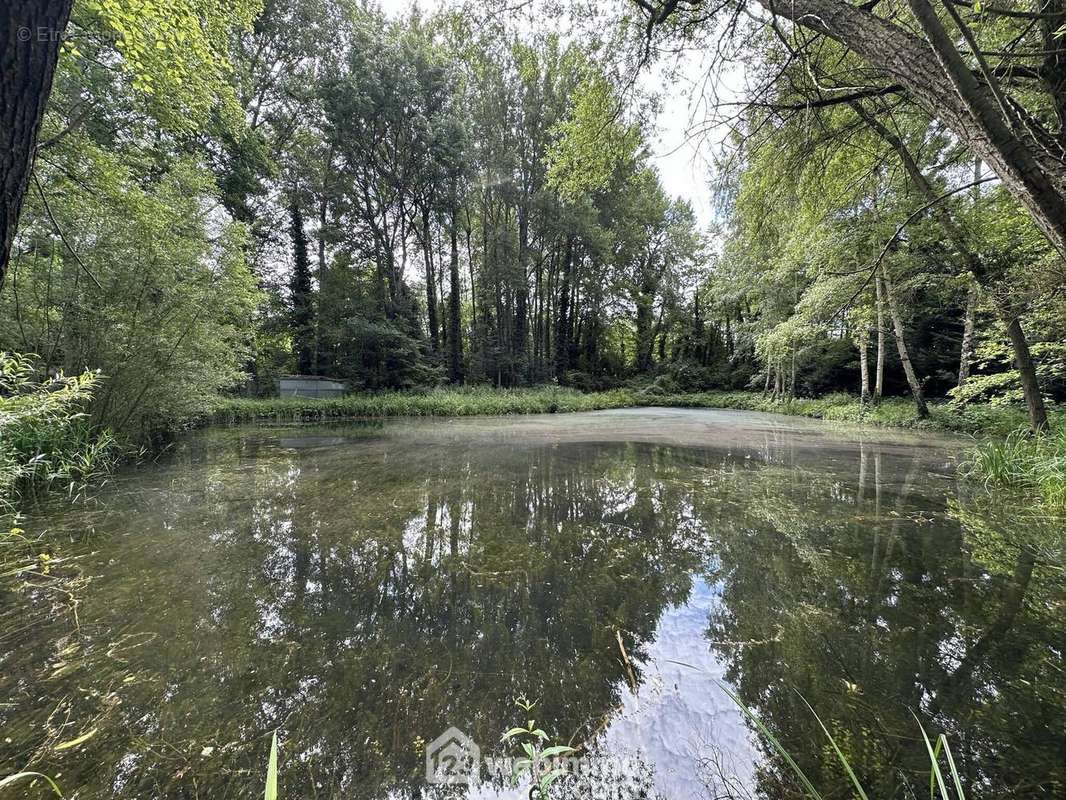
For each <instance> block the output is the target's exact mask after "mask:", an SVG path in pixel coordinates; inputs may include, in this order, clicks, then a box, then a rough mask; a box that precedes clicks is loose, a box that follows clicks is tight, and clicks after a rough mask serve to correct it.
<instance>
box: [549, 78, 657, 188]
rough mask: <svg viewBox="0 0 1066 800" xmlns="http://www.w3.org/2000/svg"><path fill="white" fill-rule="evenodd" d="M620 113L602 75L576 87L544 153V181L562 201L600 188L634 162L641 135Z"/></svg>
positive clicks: (620, 108) (619, 104)
mask: <svg viewBox="0 0 1066 800" xmlns="http://www.w3.org/2000/svg"><path fill="white" fill-rule="evenodd" d="M590 72H591V71H590ZM621 111H622V106H621V103H620V102H619V100H618V99H617V97H616V96H615V93H614V90H613V88H612V86H611V85H610V83H608V81H607V80H606V78H604V77H603V76H602V75H599V74H596V73H595V72H591V74H589V75H588V76H587V77H586V78H585V79H584V80H583V81H582V82H581V83H580V84H579V85H578V86H577V88H576V90H575V91H574V94H573V99H572V105H571V110H570V113H569V115H568V116H567V118H566V119H565V120H561V121H560V122H558V123H557V124H556V126H555V127H554V128H553V131H552V132H553V134H554V141H553V142H552V144H551V146H550V148H549V150H548V154H547V159H548V165H547V179H548V184H549V185H550V186H552V187H554V188H555V189H557V190H558V191H559V194H560V196H561V197H562V198H563V199H565V200H568V201H577V200H579V199H581V198H584V197H586V196H588V195H592V194H595V193H596V192H599V191H601V190H602V189H604V188H605V187H606V186H607V185H608V183H609V181H610V180H611V177H612V176H613V175H614V173H615V171H616V170H617V169H619V168H620V167H621V166H622V165H625V164H627V163H629V162H632V160H633V158H634V156H635V155H636V150H637V147H638V145H639V143H640V135H639V132H638V130H637V129H636V128H635V127H633V126H629V125H626V124H625V123H624V122H623V121H620V120H619V115H620V113H621Z"/></svg>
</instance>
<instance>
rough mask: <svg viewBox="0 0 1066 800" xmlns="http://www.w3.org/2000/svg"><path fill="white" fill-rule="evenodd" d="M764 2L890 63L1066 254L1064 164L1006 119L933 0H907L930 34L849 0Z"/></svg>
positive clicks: (890, 70) (874, 61) (896, 76)
mask: <svg viewBox="0 0 1066 800" xmlns="http://www.w3.org/2000/svg"><path fill="white" fill-rule="evenodd" d="M758 2H759V4H760V5H762V6H763V7H764V8H766V10H767V11H769V12H770V13H772V14H776V15H779V16H782V17H785V18H786V19H790V20H793V21H794V22H796V23H797V24H799V25H802V26H804V27H806V28H809V29H811V30H813V31H816V32H818V33H823V34H825V35H827V36H829V37H831V38H833V39H836V40H837V41H839V42H841V43H842V44H844V45H845V46H847V47H848V48H850V49H851V50H853V51H854V52H855V53H856V54H858V55H859V56H861V57H862V58H863V59H865V60H866V61H867V62H868V63H869V64H871V65H872V66H874V67H878V68H880V69H882V70H884V71H885V73H886V74H887V75H888V76H889V77H890V78H891V79H893V80H895V81H897V82H898V83H899V84H900V85H901V86H903V87H904V88H905V89H906V90H907V91H908V92H909V93H910V95H911V96H912V97H913V98H914V99H915V100H916V101H917V102H918V103H919V104H920V105H921V106H922V107H923V108H924V109H925V110H926V111H927V112H928V113H929V114H931V115H932V116H933V117H935V118H937V119H939V120H941V121H942V122H943V123H944V124H945V125H946V126H947V127H948V128H950V129H951V130H952V131H953V132H954V133H955V134H956V135H958V136H959V137H960V138H961V139H963V140H964V141H965V142H966V143H967V144H968V145H969V147H970V149H971V150H973V152H974V153H975V154H976V155H979V156H980V157H981V158H982V159H983V160H984V161H985V163H987V164H988V165H989V166H990V167H991V168H992V170H993V171H994V172H995V173H996V175H998V176H999V178H1000V179H1001V180H1002V181H1003V186H1004V187H1005V188H1006V189H1007V191H1009V192H1010V193H1011V194H1012V195H1013V196H1014V197H1015V199H1017V200H1018V202H1020V203H1021V204H1022V205H1023V206H1024V207H1025V208H1026V210H1027V211H1028V212H1029V214H1030V215H1031V216H1032V218H1033V221H1034V222H1035V223H1036V225H1037V227H1038V228H1040V230H1041V231H1042V232H1043V234H1044V235H1045V236H1046V237H1047V239H1048V241H1049V242H1050V243H1051V244H1052V246H1053V247H1054V248H1055V249H1056V250H1058V251H1059V253H1060V254H1062V255H1063V256H1064V257H1066V199H1064V196H1063V192H1064V190H1066V166H1064V165H1063V163H1062V162H1061V161H1059V160H1058V159H1056V158H1055V157H1054V155H1053V154H1052V153H1051V151H1050V150H1049V149H1047V148H1045V147H1043V146H1042V144H1041V142H1039V141H1037V139H1036V138H1035V137H1034V136H1033V135H1032V134H1031V133H1030V132H1029V131H1030V128H1031V126H1019V128H1017V129H1014V128H1012V127H1011V126H1010V125H1008V123H1007V121H1006V120H1004V118H1003V116H1002V115H1001V113H1000V109H999V104H998V103H997V101H996V100H995V98H994V97H993V95H992V93H991V91H990V90H989V88H988V87H987V86H986V85H985V84H982V83H980V82H979V81H978V80H977V78H976V77H975V76H974V74H973V72H972V71H971V70H970V68H969V66H967V64H966V62H965V61H964V60H963V58H962V56H961V55H960V54H959V51H958V49H957V48H956V46H955V43H954V41H953V40H952V38H951V36H950V35H949V34H948V33H947V32H946V31H945V30H944V27H943V25H942V24H941V22H940V19H939V18H938V17H937V14H936V12H935V11H934V9H933V7H932V5H931V4H930V2H929V0H908V5H909V6H910V8H911V11H912V12H913V13H914V16H915V18H916V19H917V21H918V24H919V26H920V27H921V29H922V31H923V33H925V35H926V37H927V39H922V38H919V37H917V36H915V35H913V34H911V33H909V32H908V31H906V30H905V29H904V28H903V27H901V26H899V25H896V24H894V23H892V22H889V21H888V20H885V19H882V18H880V17H878V16H877V15H875V14H873V13H871V12H870V11H866V10H864V9H862V8H860V7H859V6H857V5H851V4H850V3H847V2H845V0H790V1H789V2H787V3H779V2H776V1H775V0H758ZM1016 130H1017V132H1016Z"/></svg>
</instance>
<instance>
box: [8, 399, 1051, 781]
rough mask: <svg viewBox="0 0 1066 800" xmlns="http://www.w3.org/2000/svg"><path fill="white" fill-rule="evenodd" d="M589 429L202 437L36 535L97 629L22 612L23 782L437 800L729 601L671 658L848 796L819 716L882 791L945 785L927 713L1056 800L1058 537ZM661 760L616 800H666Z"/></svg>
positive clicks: (789, 435) (801, 447) (910, 473)
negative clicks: (718, 688)
mask: <svg viewBox="0 0 1066 800" xmlns="http://www.w3.org/2000/svg"><path fill="white" fill-rule="evenodd" d="M582 419H584V420H588V419H589V418H582V417H575V418H574V421H573V422H572V423H565V422H564V423H559V425H560V426H565V425H567V424H569V425H570V426H571V427H569V428H564V427H559V428H553V429H552V430H550V431H549V434H550V435H545V434H543V433H541V434H538V435H536V436H528V437H526V438H524V439H512V438H508V437H507V436H506V435H501V434H494V435H492V436H488V437H486V436H485V435H481V434H480V433H479V431H481V429H480V428H471V429H470V431H469V432H468V431H467V430H466V429H464V428H459V429H457V430H452V429H450V428H440V427H433V426H432V425H431V424H430V423H422V424H421V425H420V426H418V425H413V424H412V425H411V426H410V427H409V428H408V429H406V430H407V433H406V434H404V433H401V432H398V429H397V428H396V427H395V426H393V425H389V426H385V427H381V426H378V427H369V428H364V429H355V428H351V427H339V428H330V429H327V430H318V429H302V430H299V431H288V430H284V431H277V432H269V431H267V432H263V431H246V430H245V431H240V430H238V431H212V432H208V433H207V434H205V435H202V436H201V437H199V438H196V439H193V440H192V442H191V443H190V445H189V446H188V447H187V448H186V450H185V451H184V452H183V453H181V454H179V455H178V456H176V457H175V458H174V459H173V461H172V462H171V463H169V464H165V465H161V466H159V467H158V468H153V469H141V470H139V471H137V472H131V473H130V474H128V475H126V476H125V477H123V478H122V479H120V480H119V481H117V483H116V485H115V486H113V487H111V488H109V489H108V490H106V491H105V492H104V493H103V494H102V495H101V496H100V498H99V499H98V502H97V503H96V504H95V505H89V506H85V507H80V508H77V509H74V510H72V511H56V512H55V513H53V514H51V515H42V517H41V518H40V519H39V520H37V521H36V524H38V525H39V527H44V526H47V527H49V528H51V529H53V532H58V531H65V532H68V533H71V534H72V535H71V537H70V539H71V541H69V542H65V541H64V540H63V537H62V536H61V535H60V536H58V537H57V541H61V542H63V544H61V545H59V544H57V545H56V553H55V555H56V556H63V557H70V558H74V559H76V560H75V561H73V562H71V563H74V564H77V565H78V569H80V573H78V574H80V575H81V577H82V579H83V581H82V585H80V588H79V598H80V601H81V602H80V606H79V619H80V630H73V631H72V630H71V625H70V618H69V615H66V614H65V613H59V612H62V610H63V609H64V608H65V606H64V605H63V603H61V602H58V601H57V598H56V593H55V592H54V591H49V590H48V589H45V588H29V589H25V588H24V589H21V590H20V591H18V592H17V593H16V592H14V591H8V592H7V593H6V594H5V611H4V612H3V613H4V623H5V629H6V630H9V631H12V633H10V634H7V635H5V637H4V639H5V640H4V644H5V648H4V649H5V652H6V655H4V656H3V657H2V659H3V660H2V661H0V664H2V667H3V675H2V677H0V690H2V692H3V695H4V697H5V698H11V700H10V702H8V703H7V704H5V705H4V706H3V707H0V723H2V725H3V730H4V736H5V737H7V738H9V739H10V741H8V742H4V743H0V758H2V762H0V763H2V764H3V765H4V766H5V768H6V767H8V766H13V767H15V768H21V767H22V766H24V765H25V764H26V763H27V762H28V761H30V760H33V763H34V767H35V768H40V769H42V771H46V772H47V771H52V772H61V773H62V774H63V776H64V779H65V781H66V783H67V785H69V786H81V787H84V789H83V790H82V792H81V794H80V795H79V796H80V797H107V796H120V797H124V798H125V797H129V798H140V797H145V798H148V797H153V798H154V797H160V796H165V797H168V798H169V797H211V798H215V797H223V796H236V795H238V794H239V795H241V796H245V795H248V794H249V793H251V794H254V793H255V792H254V791H252V789H254V787H255V786H257V785H258V780H259V775H260V773H261V771H262V764H263V763H264V756H265V752H266V747H267V743H268V739H269V732H270V731H272V730H273V729H274V728H276V727H277V728H280V729H281V737H282V741H283V755H284V757H283V762H284V768H283V775H282V783H283V789H284V793H285V794H286V796H289V797H323V798H326V797H386V796H388V797H418V796H424V795H425V794H426V793H427V789H426V786H425V781H424V774H423V770H424V762H423V753H422V743H423V742H424V741H425V740H429V739H432V738H434V737H435V736H436V735H437V734H439V733H440V732H442V731H443V730H444V729H445V728H446V727H448V726H449V725H455V726H456V727H458V728H460V729H462V730H464V731H466V732H467V733H468V734H470V735H471V736H473V737H474V739H475V740H476V741H478V742H480V743H482V745H483V747H485V748H486V749H487V750H493V749H494V748H496V747H497V745H496V743H497V742H498V740H499V737H500V734H501V733H502V731H503V730H504V729H505V728H507V727H510V726H511V724H513V723H515V722H524V720H520V719H519V718H518V716H519V712H518V709H516V708H515V706H514V698H515V697H516V696H519V695H525V696H527V697H532V698H539V703H538V705H537V714H536V716H537V719H538V721H539V722H541V723H543V724H544V726H545V727H546V728H547V729H548V730H549V731H550V732H551V733H552V734H553V739H555V740H556V741H564V742H565V741H570V742H572V743H574V744H577V745H581V744H588V746H589V747H591V748H596V747H598V746H599V747H602V746H603V745H604V743H605V742H613V741H614V740H613V739H612V738H611V736H610V735H606V736H605V734H604V732H605V731H607V732H609V731H610V730H611V726H612V724H613V723H616V722H617V721H618V718H619V717H618V715H619V711H618V709H619V708H623V709H624V708H626V707H627V704H632V701H631V698H632V697H633V695H632V693H631V689H630V682H631V681H634V682H635V683H636V685H637V688H638V699H639V697H640V696H643V695H644V694H645V693H646V690H647V688H648V687H647V686H646V685H645V684H646V681H647V678H648V675H649V672H648V671H649V670H657V671H659V672H661V668H662V665H661V664H656V663H654V662H655V658H653V657H652V656H653V654H654V653H659V656H657V657H658V658H661V657H662V656H661V653H662V652H665V651H664V650H663V648H662V647H661V646H660V647H659V648H658V650H656V647H657V645H656V642H657V636H658V637H659V639H660V640H661V639H662V637H665V636H670V635H673V634H671V633H670V632H669V631H667V630H663V631H659V632H658V633H657V629H658V627H659V624H660V620H661V619H662V618H663V615H664V613H667V612H668V611H669V610H670V609H676V608H678V607H684V606H685V604H686V603H688V602H690V595H691V592H692V588H693V586H694V581H701V582H702V581H706V582H707V583H708V585H709V586H710V587H711V589H712V590H713V594H714V601H713V603H712V604H711V605H710V608H711V611H710V614H709V621H708V624H707V626H706V629H705V630H698V631H697V632H695V633H693V634H685V635H682V634H677V635H680V636H681V637H682V638H680V639H679V640H677V641H674V642H672V643H671V646H670V647H669V648H667V650H668V651H669V652H670V653H672V654H676V653H679V652H686V651H687V652H692V653H693V654H696V653H698V652H703V653H709V654H710V655H711V656H712V657H713V658H716V659H718V660H720V661H721V662H722V663H723V664H724V665H725V668H726V676H727V678H728V679H729V681H730V682H732V683H733V684H734V685H735V686H736V687H737V690H738V692H739V694H740V696H741V697H742V698H743V699H744V701H745V702H746V703H748V704H749V705H750V706H751V707H753V708H754V709H755V710H756V711H757V712H758V713H759V714H760V715H762V717H763V719H764V720H765V721H766V722H767V724H769V725H770V726H771V727H772V728H773V729H774V730H775V731H776V732H777V733H778V735H779V736H780V737H781V739H782V741H783V742H784V743H785V744H786V746H788V747H789V749H790V751H791V752H792V753H793V755H794V756H795V757H796V758H797V760H798V761H799V762H800V763H801V765H802V766H803V767H804V769H805V770H806V771H807V772H808V774H809V775H810V776H811V777H812V779H813V780H814V782H815V784H816V785H818V786H819V787H821V788H823V790H824V792H825V795H826V796H827V797H833V796H845V795H847V794H848V791H847V783H846V778H845V776H844V775H843V774H842V773H841V772H840V769H839V767H838V766H837V764H836V763H835V760H834V758H835V757H834V756H833V755H832V753H831V751H829V750H828V748H827V747H826V742H825V741H824V738H823V737H822V734H821V733H820V731H819V730H818V729H817V723H816V722H815V720H814V719H813V717H812V716H811V715H810V712H809V711H808V710H807V708H806V706H804V705H803V700H802V699H801V697H800V695H802V697H803V698H806V700H808V701H809V702H810V703H811V705H813V706H814V707H815V708H816V709H817V710H818V712H819V714H820V715H821V716H822V719H823V720H825V721H826V724H827V725H828V726H829V727H830V729H831V730H832V731H833V734H834V736H835V737H836V739H837V741H838V742H839V743H841V745H842V747H843V748H844V749H845V752H846V753H847V754H848V756H849V758H850V759H851V761H852V764H853V765H854V766H855V768H856V771H857V772H858V773H859V775H860V778H861V779H862V780H863V781H864V784H865V785H866V787H867V789H868V790H869V791H870V794H871V796H875V795H876V796H879V797H894V796H906V795H905V794H901V793H900V792H901V791H902V790H901V789H900V788H899V787H900V786H901V785H903V784H904V783H909V784H910V785H912V786H913V787H915V789H916V790H922V788H923V786H925V785H927V783H926V782H927V766H926V765H927V757H926V756H925V754H924V745H922V744H921V742H920V740H918V739H916V738H915V737H916V734H917V725H916V723H915V721H914V718H913V717H912V716H911V711H912V710H914V711H917V712H918V713H919V715H920V716H921V717H922V719H923V721H925V723H926V725H927V727H928V728H929V729H935V730H938V731H940V730H942V731H944V732H945V733H947V734H948V736H949V737H950V739H951V742H952V745H953V749H954V752H955V754H956V759H957V761H958V762H959V764H960V768H961V769H962V771H963V773H964V775H965V779H966V780H967V782H968V784H969V785H970V786H971V787H972V789H971V795H972V796H973V797H1005V796H1007V797H1015V796H1016V797H1024V796H1036V795H1037V794H1039V793H1041V792H1043V793H1045V794H1046V793H1052V794H1054V793H1055V791H1061V789H1062V787H1061V784H1056V783H1054V782H1055V781H1061V780H1062V772H1063V767H1062V763H1063V759H1062V753H1063V748H1064V743H1066V733H1064V732H1063V723H1062V721H1061V720H1062V719H1063V715H1062V711H1063V709H1064V708H1066V702H1064V697H1063V691H1064V686H1066V680H1064V677H1063V671H1062V663H1061V654H1060V652H1059V651H1058V650H1057V649H1056V648H1057V647H1061V645H1062V643H1063V642H1064V641H1066V637H1064V636H1063V622H1062V619H1061V618H1062V614H1061V611H1062V599H1063V596H1064V593H1063V584H1062V579H1063V572H1062V568H1061V565H1062V563H1063V560H1062V557H1061V552H1059V553H1056V552H1054V551H1052V550H1051V549H1049V548H1048V547H1047V545H1046V543H1047V542H1048V541H1053V539H1052V538H1050V536H1049V534H1048V532H1046V531H1043V532H1042V531H1040V530H1038V529H1037V527H1036V523H1031V524H1029V525H1028V526H1027V527H1026V529H1025V531H1024V533H1025V534H1026V535H1024V536H1016V535H1013V534H1008V533H1005V532H1010V531H1012V530H1014V528H1013V527H1012V526H1011V525H1010V524H1005V522H1009V521H1004V520H1001V519H997V518H996V516H995V515H994V514H991V513H989V512H987V511H984V510H981V509H980V508H978V507H977V506H976V505H975V503H974V502H973V501H971V500H970V499H969V498H966V497H964V496H961V495H959V494H958V492H957V488H956V486H955V484H954V482H953V481H952V480H950V479H949V478H948V477H947V475H948V472H949V470H947V469H945V465H944V460H945V459H944V456H943V453H942V452H940V451H937V450H935V449H929V448H906V447H900V446H896V445H889V444H884V445H878V444H869V443H866V444H861V445H860V444H856V443H854V442H849V441H847V440H846V439H844V438H839V437H838V438H836V439H829V440H825V439H824V437H821V438H819V437H815V438H814V439H812V435H811V434H809V433H806V432H804V431H800V432H799V433H797V432H796V431H791V432H790V431H785V432H781V431H776V430H767V431H763V432H761V433H758V434H750V433H749V434H747V438H746V439H744V440H743V441H730V442H722V443H714V442H713V441H711V440H708V437H706V436H704V437H703V438H701V439H698V441H701V442H702V443H703V444H702V446H699V447H692V446H689V447H685V446H681V445H680V443H679V442H678V441H676V440H675V438H676V437H672V435H671V434H670V432H669V430H668V429H664V431H662V432H660V434H658V438H659V439H661V440H662V441H660V442H656V441H632V440H631V439H630V438H627V437H626V436H620V435H615V436H613V437H612V436H608V435H606V434H601V433H595V432H593V433H589V430H590V429H588V428H587V427H586V428H582V425H588V424H590V423H587V422H583V421H582ZM667 428H669V426H667ZM500 430H502V429H500ZM411 431H414V433H412V432H411ZM560 431H565V432H566V435H563V434H562V433H560ZM416 434H417V435H416ZM643 438H648V437H643ZM651 438H653V439H654V438H656V437H651ZM86 533H88V534H89V535H84V534H86ZM1056 565H1057V566H1056ZM74 574H75V573H72V575H74ZM700 585H703V584H702V583H701V584H700ZM9 588H13V587H9ZM16 620H22V621H31V622H32V625H31V626H29V627H27V626H26V625H25V624H19V625H15V624H14V623H15V621H16ZM619 635H620V636H621V639H622V644H623V646H624V648H625V651H626V653H627V656H628V660H629V664H628V665H627V664H626V662H625V660H624V659H623V657H622V656H621V653H620V648H619V645H618V638H619ZM686 637H687V638H686ZM659 645H662V641H659ZM653 651H654V653H653ZM694 660H695V658H694ZM629 668H631V669H632V677H630V676H629V675H628V669H629ZM656 674H658V672H657V673H656ZM677 692H678V695H679V697H681V698H682V700H681V702H682V703H683V704H687V705H688V706H689V707H692V708H697V707H699V706H700V705H701V704H703V703H707V702H709V699H708V698H706V697H704V696H701V695H700V694H699V693H696V694H686V693H685V686H684V685H680V686H679V687H678V688H677ZM718 699H719V700H720V698H718ZM664 708H666V707H665V706H664ZM656 713H663V714H667V713H680V712H676V711H671V710H670V709H669V708H666V710H661V711H659V712H656ZM693 718H694V719H695V718H696V717H693ZM642 719H643V718H639V717H638V724H636V725H635V728H634V729H635V730H636V734H635V735H636V736H638V737H639V735H640V733H641V731H642V730H643V731H644V732H646V733H650V732H651V731H652V730H653V729H652V727H650V724H649V723H647V722H644V721H641V720H642ZM641 725H644V726H645V727H644V728H642V727H641ZM93 727H95V728H96V729H97V733H96V734H95V735H94V736H93V737H92V738H91V739H89V740H87V741H86V742H85V743H84V744H83V745H81V746H79V747H78V748H76V749H75V750H73V751H63V752H57V751H55V750H54V744H55V743H57V742H61V741H64V740H67V739H71V738H73V737H74V735H77V733H80V732H83V731H85V730H87V729H89V728H93ZM676 727H677V726H675V728H676ZM618 729H620V728H616V730H618ZM693 733H694V735H695V734H697V733H698V732H693ZM714 744H715V742H714V737H713V736H711V737H710V738H709V740H708V741H707V745H708V748H709V752H708V753H707V754H706V756H707V758H706V763H707V764H712V765H713V764H714V763H716V761H715V758H714V753H713V749H714ZM653 749H654V748H653ZM649 752H650V751H649ZM653 755H654V754H653ZM662 766H663V765H662V764H660V763H657V761H656V759H655V758H651V757H650V760H649V761H648V763H646V764H644V765H642V766H641V767H640V773H641V774H640V775H638V776H637V777H636V783H637V784H638V785H639V786H638V788H636V789H634V788H633V787H631V786H630V787H625V788H624V791H623V787H620V786H618V785H611V786H604V787H601V788H602V790H603V796H609V795H610V794H611V793H612V792H613V793H614V794H615V795H619V794H623V793H625V794H628V796H648V795H649V794H650V793H651V792H652V791H653V789H652V782H653V778H654V775H653V773H654V771H655V770H656V769H661V768H662ZM9 771H10V770H9ZM712 773H713V770H712ZM755 776H756V777H755V785H748V786H744V787H734V789H735V793H736V792H739V791H740V790H742V789H743V790H748V791H750V792H751V793H753V794H755V793H761V794H762V795H764V796H768V797H790V796H797V797H798V796H799V793H798V791H797V789H796V787H795V786H794V785H792V783H791V782H790V776H789V775H788V774H787V772H785V771H784V770H782V768H781V764H780V763H779V762H778V760H777V759H776V758H775V757H774V756H773V754H772V753H764V754H763V758H762V759H761V761H760V764H759V766H758V769H757V771H756V773H755ZM702 777H703V783H704V784H705V785H706V787H707V790H706V794H707V795H710V792H711V791H712V789H713V786H714V785H715V776H714V775H713V774H709V775H704V776H702ZM749 783H750V782H749ZM686 785H687V786H688V787H689V790H690V791H691V793H692V794H693V795H695V794H696V793H697V791H702V789H700V788H698V787H699V782H698V781H697V780H696V776H693V780H692V781H691V782H690V783H688V784H686ZM565 786H566V784H565V783H564V784H563V785H562V788H563V791H564V792H565ZM497 788H499V787H497ZM494 791H495V789H493V788H492V787H489V788H488V789H485V788H483V789H482V790H481V792H480V795H479V796H484V795H486V794H488V795H492V794H493V792H494ZM451 794H454V792H452V793H451Z"/></svg>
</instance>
